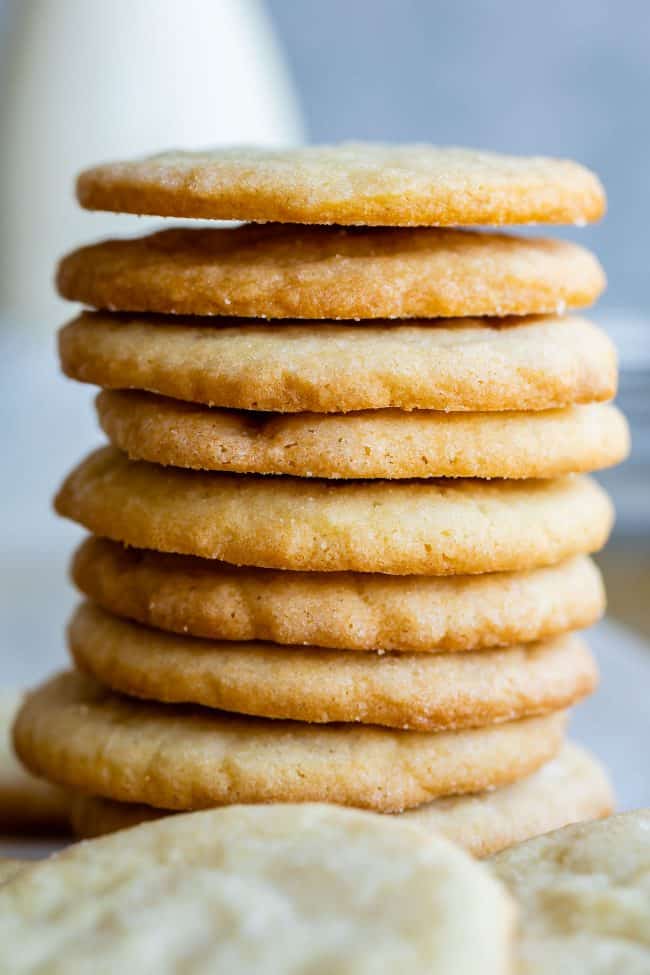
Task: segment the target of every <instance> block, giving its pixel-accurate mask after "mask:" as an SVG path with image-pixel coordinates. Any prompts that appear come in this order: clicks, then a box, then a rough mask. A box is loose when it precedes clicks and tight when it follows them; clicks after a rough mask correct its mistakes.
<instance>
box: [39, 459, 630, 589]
mask: <svg viewBox="0 0 650 975" xmlns="http://www.w3.org/2000/svg"><path fill="white" fill-rule="evenodd" d="M55 504H56V510H57V511H58V512H59V514H61V515H64V516H66V517H68V518H71V519H72V520H74V521H77V522H79V523H80V524H82V525H84V527H86V528H88V529H89V530H90V531H91V532H93V533H94V534H96V535H101V536H103V537H106V538H110V539H112V540H113V541H119V542H125V543H126V544H127V545H133V546H134V547H135V548H150V549H155V550H156V551H161V552H176V553H178V554H181V555H198V556H200V557H203V558H209V559H221V560H223V561H226V562H230V563H232V564H234V565H256V566H260V567H265V568H275V569H308V570H317V571H328V572H331V571H341V570H345V571H347V570H352V571H357V572H386V573H389V574H393V575H411V574H414V575H415V574H418V575H459V574H462V573H478V572H497V571H507V570H513V569H529V568H535V567H537V566H541V565H549V564H552V563H555V562H559V561H561V560H562V559H564V558H567V557H568V556H570V555H575V554H577V553H581V552H589V551H594V550H595V549H598V548H600V547H601V545H603V544H604V542H605V540H606V538H607V536H608V534H609V531H610V528H611V524H612V506H611V502H610V501H609V499H608V497H607V495H606V494H605V493H604V492H603V490H602V489H601V488H600V487H599V486H598V485H597V484H596V483H595V481H592V480H590V479H589V478H587V477H585V476H584V475H571V476H569V477H566V478H558V479H556V480H551V481H476V480H440V481H402V482H400V481H392V482H391V481H369V482H368V481H360V482H349V481H348V482H332V481H309V480H304V479H300V478H263V477H254V476H245V475H236V474H215V473H208V472H199V471H182V470H177V469H174V468H162V467H158V466H156V465H154V464H146V463H144V462H143V461H130V460H128V459H127V458H126V456H125V455H124V454H122V453H120V451H118V450H115V448H113V447H105V448H102V449H100V450H98V451H96V452H95V453H93V454H91V455H90V456H89V457H87V458H86V460H84V461H82V463H81V464H80V465H79V467H77V469H76V470H74V471H73V472H72V473H71V474H70V475H69V476H68V478H67V480H66V481H65V483H64V484H63V487H62V488H61V490H60V491H59V493H58V495H57V498H56V502H55Z"/></svg>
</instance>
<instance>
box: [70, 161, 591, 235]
mask: <svg viewBox="0 0 650 975" xmlns="http://www.w3.org/2000/svg"><path fill="white" fill-rule="evenodd" d="M77 197H78V199H79V202H80V203H81V205H82V206H84V207H86V208H87V209H89V210H114V211H118V212H124V213H149V214H154V215H156V216H161V217H205V218H208V219H219V220H257V221H266V220H279V221H280V222H281V223H291V222H295V223H318V224H327V223H339V224H368V225H378V226H382V225H383V226H418V225H434V226H435V225H438V226H455V225H463V224H465V225H468V224H479V225H480V224H493V225H499V224H521V223H575V224H583V223H585V222H586V221H589V220H597V219H598V218H599V217H601V216H602V215H603V213H604V210H605V193H604V190H603V188H602V186H601V184H600V181H599V180H598V178H597V177H596V176H595V175H594V174H593V173H592V172H590V171H589V170H588V169H585V167H584V166H581V165H579V164H578V163H574V162H570V161H568V160H565V159H547V158H544V157H541V156H531V157H525V156H506V155H500V154H498V153H495V152H482V151H479V150H476V149H459V148H456V147H447V146H432V145H426V144H422V143H416V144H413V145H388V144H382V143H372V142H344V143H341V144H339V145H329V146H328V145H324V146H323V145H321V146H302V147H300V148H295V149H266V148H255V147H252V146H233V147H232V148H227V149H224V148H219V149H211V150H205V151H203V152H180V151H173V152H164V153H161V154H159V155H157V156H149V157H147V158H145V159H135V160H132V161H130V162H115V163H107V164H105V165H103V166H97V167H95V168H94V169H88V170H86V172H84V173H82V174H81V176H80V177H79V179H78V181H77Z"/></svg>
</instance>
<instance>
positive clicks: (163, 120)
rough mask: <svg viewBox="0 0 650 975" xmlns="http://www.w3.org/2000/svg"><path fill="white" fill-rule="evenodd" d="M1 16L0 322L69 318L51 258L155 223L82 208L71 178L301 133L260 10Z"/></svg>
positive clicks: (105, 2) (53, 3) (56, 3)
mask: <svg viewBox="0 0 650 975" xmlns="http://www.w3.org/2000/svg"><path fill="white" fill-rule="evenodd" d="M8 13H9V16H8V18H7V22H6V26H7V31H6V34H5V38H4V40H5V41H6V42H7V43H6V44H5V46H4V48H3V52H2V59H3V65H2V67H3V77H4V78H5V79H6V80H5V83H4V84H3V85H2V91H1V93H0V109H1V111H0V143H1V144H2V155H1V161H0V214H1V220H0V259H1V265H0V316H1V317H3V318H4V319H5V320H8V319H12V320H13V321H14V322H15V321H19V322H20V321H26V322H34V323H35V324H37V325H39V326H42V327H44V328H48V329H51V328H53V327H54V326H55V325H56V324H58V323H59V322H60V321H61V320H62V318H63V317H65V314H66V309H65V308H64V305H63V303H61V302H59V301H58V299H56V298H55V296H54V294H53V290H52V274H53V268H54V265H55V262H56V259H57V258H58V257H60V256H61V255H62V254H63V253H64V252H65V251H66V250H69V249H70V248H71V247H73V246H75V245H77V244H79V243H80V242H85V241H91V240H93V239H96V238H98V237H102V236H106V235H109V234H116V233H117V234H129V233H137V232H142V231H143V230H144V229H145V228H146V227H149V226H151V224H152V221H151V220H146V221H145V220H139V219H138V218H136V217H120V216H115V215H111V214H88V213H85V212H83V211H81V210H79V209H78V207H77V206H76V205H75V202H74V198H73V180H74V177H75V175H76V173H77V172H78V171H79V170H80V169H82V168H83V167H85V166H88V165H92V164H93V163H97V162H102V161H108V160H110V159H116V158H120V157H129V156H134V155H139V154H145V153H149V152H156V151H159V150H162V149H165V148H171V147H173V146H183V147H186V148H200V147H204V146H207V145H219V144H225V143H242V142H247V143H262V144H267V145H268V144H277V145H283V144H285V145H286V144H291V143H292V142H296V141H299V140H300V138H301V136H302V126H301V122H300V116H299V111H298V108H297V103H296V100H295V98H294V94H293V90H292V87H291V84H290V81H289V78H288V75H287V72H286V71H285V68H284V64H283V60H282V57H281V55H280V52H279V49H278V47H277V45H276V43H275V39H274V37H273V33H272V29H271V26H270V23H269V21H268V19H267V17H266V14H265V10H264V8H263V6H262V5H261V3H260V2H258V0H15V2H14V3H13V5H11V4H10V8H9V12H8ZM153 223H154V224H155V223H159V221H153Z"/></svg>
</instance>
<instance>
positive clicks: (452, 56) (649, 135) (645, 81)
mask: <svg viewBox="0 0 650 975" xmlns="http://www.w3.org/2000/svg"><path fill="white" fill-rule="evenodd" d="M267 7H268V9H269V10H270V12H271V15H272V17H273V20H274V22H275V24H276V28H277V31H278V34H279V37H280V40H281V42H282V43H283V45H284V48H285V51H286V54H287V58H288V60H289V64H290V67H291V69H292V71H293V74H294V77H295V80H296V85H297V89H298V93H299V97H300V98H301V101H302V104H303V108H304V112H305V117H306V121H307V126H308V132H309V136H310V138H311V139H312V140H314V141H328V140H338V139H345V138H368V139H390V140H406V139H422V140H426V141H432V142H438V143H448V144H460V145H474V146H480V147H481V148H493V149H498V150H503V151H511V152H515V153H517V152H522V153H540V154H548V155H553V154H558V155H563V156H572V157H575V158H576V159H579V160H581V161H584V162H586V163H587V164H589V165H590V166H592V167H593V168H595V169H596V170H597V171H598V173H599V174H600V175H601V177H602V179H603V180H604V182H605V184H606V186H607V190H608V195H609V200H610V214H609V216H608V217H607V218H606V220H605V221H604V222H603V223H602V224H600V225H599V226H597V227H595V228H589V229H586V230H584V231H580V232H578V234H577V235H576V234H575V233H574V234H572V233H571V232H568V231H562V232H563V233H564V236H574V237H576V238H577V239H579V240H580V241H581V242H583V243H585V244H586V245H588V246H591V247H593V248H595V249H596V250H597V252H598V253H599V255H600V256H601V258H602V260H603V263H604V264H605V266H606V267H607V271H608V275H609V279H610V286H609V290H608V292H607V295H606V297H605V299H604V301H603V305H602V307H607V306H609V307H616V308H626V309H634V310H636V311H639V312H641V313H643V314H648V313H649V312H650V289H649V288H648V252H647V222H648V218H649V217H650V180H649V179H648V171H649V164H650V126H649V124H648V104H647V103H648V96H649V95H650V2H649V0H619V2H612V0H545V2H539V0H537V2H531V0H495V2H492V3H490V2H487V0H485V2H482V0H458V2H443V0H433V2H432V0H429V2H427V0H326V2H317V0H306V2H300V0H268V2H267Z"/></svg>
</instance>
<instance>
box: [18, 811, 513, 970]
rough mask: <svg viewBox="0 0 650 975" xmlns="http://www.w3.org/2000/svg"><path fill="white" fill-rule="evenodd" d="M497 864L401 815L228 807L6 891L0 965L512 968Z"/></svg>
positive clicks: (76, 858) (507, 908) (108, 847)
mask: <svg viewBox="0 0 650 975" xmlns="http://www.w3.org/2000/svg"><path fill="white" fill-rule="evenodd" d="M513 938H514V910H513V906H512V903H511V901H510V899H509V897H508V896H507V894H506V892H505V890H504V889H503V888H502V886H501V885H500V884H499V883H498V881H496V880H495V879H494V877H493V876H492V875H491V874H490V872H489V870H488V869H487V868H486V867H484V866H482V865H481V864H478V863H476V862H475V861H474V860H472V859H471V858H470V857H469V856H467V854H465V853H464V852H463V851H462V850H460V849H458V848H457V847H455V846H453V845H452V844H451V843H450V842H449V841H448V840H446V839H444V838H442V837H439V836H435V835H429V836H427V835H425V834H424V833H423V832H422V831H421V830H418V829H416V828H414V827H409V826H408V825H405V824H404V823H403V822H400V821H398V820H396V819H394V818H389V817H379V816H372V815H371V814H369V813H362V812H359V811H353V810H344V809H337V808H334V807H331V806H319V805H299V806H290V805H285V806H283V805H279V806H256V807H250V806H249V807H241V806H239V807H231V808H229V809H220V810H210V811H207V812H201V813H195V814H191V815H185V816H174V817H170V818H168V819H165V820H162V821H160V822H157V823H148V824H146V825H144V826H139V827H137V828H135V829H133V830H130V831H129V832H128V833H120V834H117V835H114V836H109V837H105V838H103V839H101V840H94V841H91V842H87V843H82V844H77V845H76V846H73V847H71V848H69V849H68V850H66V851H64V852H63V853H60V854H58V855H57V856H54V857H51V858H50V859H49V860H47V861H45V862H43V863H40V864H38V865H36V866H33V867H31V868H30V869H28V870H25V871H23V872H22V873H20V874H18V875H17V876H16V877H14V878H13V880H12V881H10V882H9V884H7V885H5V886H4V887H3V888H0V967H1V968H2V969H3V970H4V971H9V970H11V972H12V973H13V975H27V973H30V975H31V973H35V972H37V971H45V970H47V971H52V972H54V971H57V972H58V971H60V972H63V971H65V972H75V973H76V975H84V973H95V972H97V971H98V970H99V971H104V972H109V971H110V972H117V971H119V972H121V973H124V975H135V973H142V972H143V971H146V972H154V971H155V972H157V973H160V975H181V973H182V975H190V973H197V975H198V973H199V972H201V973H210V972H214V973H217V972H222V973H225V972H232V973H235V972H237V973H238V975H258V973H260V972H265V973H276V975H286V973H289V972H295V973H298V972H306V971H313V972H315V971H317V970H320V971H328V972H335V971H336V972H338V971H345V972H347V973H350V975H370V973H372V972H377V971H385V970H387V968H390V969H392V968H394V967H395V968H399V969H401V970H403V971H408V972H409V973H412V975H429V973H431V972H432V971H435V972H436V973H439V975H473V973H475V972H476V971H479V970H480V971H481V972H483V973H485V975H506V973H508V972H509V971H510V961H511V957H512V952H513V950H514V944H513Z"/></svg>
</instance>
